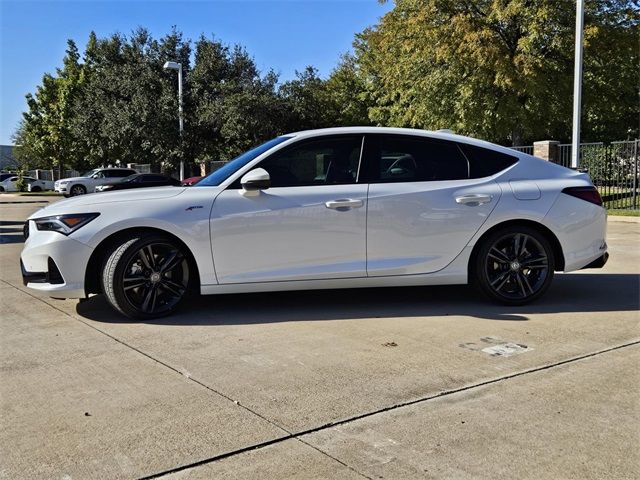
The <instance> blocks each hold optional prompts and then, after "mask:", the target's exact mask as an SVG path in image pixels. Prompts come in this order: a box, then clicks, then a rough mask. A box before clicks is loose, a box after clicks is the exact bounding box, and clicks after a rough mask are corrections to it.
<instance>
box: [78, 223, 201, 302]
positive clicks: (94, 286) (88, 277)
mask: <svg viewBox="0 0 640 480" xmlns="http://www.w3.org/2000/svg"><path fill="white" fill-rule="evenodd" d="M150 233H156V234H161V235H165V236H167V237H169V238H171V239H172V240H174V241H175V242H176V243H177V244H178V245H180V246H181V247H182V248H183V249H184V251H185V252H186V254H187V257H188V260H189V266H190V267H191V268H193V271H194V272H195V278H194V279H193V285H194V286H195V288H196V289H197V291H198V292H199V291H200V272H199V270H198V263H197V262H196V259H195V257H194V255H193V252H192V251H191V249H190V248H189V247H188V246H187V244H185V243H184V242H183V241H182V240H181V239H180V238H178V237H177V236H175V235H174V234H172V233H171V232H167V231H166V230H162V229H160V228H154V227H132V228H126V229H124V230H119V231H117V232H115V233H112V234H111V235H109V236H108V237H106V238H105V239H104V240H102V241H101V242H100V243H99V244H98V245H97V246H96V248H94V249H93V252H92V253H91V257H89V261H88V262H87V268H86V270H85V275H84V289H85V293H86V294H87V295H89V294H90V293H102V287H101V284H100V272H101V271H102V267H103V265H104V262H105V261H106V256H107V255H108V253H109V252H110V251H111V248H113V247H114V246H115V245H116V244H117V243H119V242H121V241H122V240H124V239H125V238H131V236H132V235H144V234H150Z"/></svg>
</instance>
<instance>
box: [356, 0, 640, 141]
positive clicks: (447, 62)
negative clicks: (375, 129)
mask: <svg viewBox="0 0 640 480" xmlns="http://www.w3.org/2000/svg"><path fill="white" fill-rule="evenodd" d="M587 6H588V8H587V13H586V18H585V25H586V27H585V44H586V48H585V53H584V59H585V98H584V100H585V102H584V111H585V117H586V121H585V125H584V127H585V128H584V135H583V138H587V139H589V138H592V137H593V135H595V134H597V133H599V132H602V133H604V132H605V130H608V132H607V133H608V134H611V135H614V136H618V137H619V136H620V135H624V134H625V133H626V130H625V131H624V132H623V131H620V130H624V129H623V128H622V127H621V125H626V126H627V127H628V126H637V108H638V104H637V81H634V80H632V78H635V79H636V80H637V65H638V49H637V25H638V22H637V11H634V10H633V9H632V8H631V2H630V1H629V0H590V1H588V2H587ZM574 21H575V5H574V3H573V2H568V1H557V0H474V1H471V0H469V1H460V0H397V1H396V5H395V8H394V9H393V10H392V11H390V12H389V13H388V14H386V15H385V16H384V17H383V18H382V19H381V21H380V23H379V24H378V25H376V26H374V27H372V28H369V29H367V30H365V31H364V32H363V33H361V34H359V35H358V36H357V38H356V42H355V50H356V58H357V63H358V66H359V69H360V71H361V72H362V75H363V82H364V90H363V91H362V92H361V95H362V97H363V98H366V99H367V100H368V101H369V102H371V106H370V108H369V109H368V111H369V117H370V118H371V120H373V121H374V122H377V123H379V124H385V125H393V126H409V127H418V128H431V129H437V128H452V129H453V130H455V131H457V132H460V133H464V134H469V135H473V136H478V137H482V138H486V139H489V140H492V141H497V142H500V143H512V144H516V145H517V144H521V143H522V142H523V141H532V140H536V139H540V138H546V137H551V138H558V139H566V138H568V136H569V132H570V119H571V100H572V80H573V71H572V67H573V28H574ZM614 45H616V46H617V45H619V46H620V48H615V47H614ZM614 65H615V68H612V67H614ZM616 75H618V76H617V77H616V78H613V77H615V76H616ZM605 85H606V86H605ZM612 90H615V92H616V93H615V94H613V92H612ZM603 99H604V100H603ZM604 125H608V126H609V127H607V128H605V129H603V126H604Z"/></svg>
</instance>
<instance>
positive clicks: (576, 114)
mask: <svg viewBox="0 0 640 480" xmlns="http://www.w3.org/2000/svg"><path fill="white" fill-rule="evenodd" d="M583 25H584V0H576V46H575V64H574V70H573V135H572V137H571V168H574V169H575V168H578V166H579V161H580V116H581V112H582V34H583Z"/></svg>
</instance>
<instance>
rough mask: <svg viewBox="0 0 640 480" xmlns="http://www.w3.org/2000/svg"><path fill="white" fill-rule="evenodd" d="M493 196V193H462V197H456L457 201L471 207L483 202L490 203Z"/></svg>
mask: <svg viewBox="0 0 640 480" xmlns="http://www.w3.org/2000/svg"><path fill="white" fill-rule="evenodd" d="M492 198H493V196H492V195H485V194H482V193H473V194H470V195H462V196H460V197H456V203H459V204H461V205H467V206H469V207H477V206H478V205H482V204H483V203H489V202H490V201H491V199H492Z"/></svg>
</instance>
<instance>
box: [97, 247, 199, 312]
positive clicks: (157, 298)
mask: <svg viewBox="0 0 640 480" xmlns="http://www.w3.org/2000/svg"><path fill="white" fill-rule="evenodd" d="M191 271H192V268H191V265H190V262H189V258H188V256H187V253H186V252H185V251H184V249H183V248H182V247H181V246H179V245H177V244H176V242H175V240H172V239H171V238H168V237H166V236H164V235H160V234H148V235H137V236H135V237H132V238H128V239H124V240H122V241H121V242H119V243H118V244H117V245H115V246H114V247H113V249H112V250H111V251H110V252H109V253H108V254H107V258H106V261H105V263H104V268H103V269H102V278H101V280H102V291H103V292H104V294H105V296H106V297H107V300H108V301H109V303H110V304H111V306H112V307H113V308H115V309H116V310H117V311H119V312H120V313H122V314H123V315H125V316H127V317H130V318H135V319H142V320H147V319H152V318H159V317H163V316H166V315H170V314H171V313H173V312H174V311H175V310H176V309H177V308H178V307H179V306H180V304H181V303H182V301H183V300H184V298H185V297H186V296H187V294H188V292H189V290H190V287H191V280H192V278H194V277H193V275H191Z"/></svg>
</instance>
